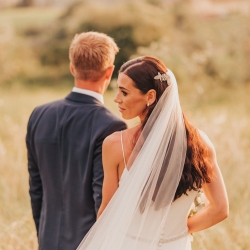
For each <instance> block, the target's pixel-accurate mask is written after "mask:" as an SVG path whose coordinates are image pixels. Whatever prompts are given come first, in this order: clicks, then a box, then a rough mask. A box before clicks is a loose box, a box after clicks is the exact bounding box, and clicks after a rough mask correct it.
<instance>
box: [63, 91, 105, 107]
mask: <svg viewBox="0 0 250 250" xmlns="http://www.w3.org/2000/svg"><path fill="white" fill-rule="evenodd" d="M65 99H67V100H70V101H74V102H82V103H93V104H99V105H103V104H102V103H101V102H100V101H99V100H97V99H96V98H94V97H93V96H89V95H85V94H80V93H77V92H71V93H70V94H68V95H67V96H66V98H65Z"/></svg>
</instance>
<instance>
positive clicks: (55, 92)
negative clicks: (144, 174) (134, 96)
mask: <svg viewBox="0 0 250 250" xmlns="http://www.w3.org/2000/svg"><path fill="white" fill-rule="evenodd" d="M249 24H250V3H249V1H245V0H225V1H223V0H214V1H213V0H203V1H198V0H138V1H132V0H131V1H129V0H117V1H115V0H99V1H98V0H92V1H90V0H89V1H87V0H84V1H73V0H1V1H0V204H1V206H0V249H2V250H14V249H15V250H32V249H37V237H36V232H35V227H34V223H33V220H32V215H31V208H30V200H29V195H28V172H27V159H26V147H25V134H26V126H27V122H28V118H29V115H30V113H31V112H32V110H33V109H34V107H35V106H37V105H40V104H43V103H46V102H49V101H52V100H56V99H59V98H63V97H64V96H66V95H67V94H68V93H69V92H70V91H71V88H72V86H73V78H72V76H71V75H70V72H69V60H68V48H69V45H70V42H71V40H72V38H73V37H74V35H75V34H76V33H80V32H83V31H92V30H93V31H100V32H104V33H107V34H108V35H110V36H112V37H113V38H114V40H115V41H116V43H117V44H118V46H119V47H120V52H119V54H118V55H117V58H116V61H115V65H116V70H118V69H119V67H120V66H121V64H122V63H123V62H125V61H127V60H128V59H130V58H133V57H136V56H140V55H152V56H155V57H158V58H160V59H161V60H162V61H163V62H164V63H165V64H166V65H167V67H169V68H170V69H171V70H172V71H173V72H174V73H175V75H176V78H177V81H178V84H179V92H180V99H181V105H182V108H183V110H184V112H185V113H186V115H187V116H188V117H189V119H190V121H191V122H192V123H193V124H194V125H195V126H197V127H198V128H199V129H201V130H203V131H205V132H206V133H207V135H208V136H209V137H210V139H211V140H212V142H213V143H214V145H215V148H216V151H217V157H218V162H219V165H220V167H221V171H222V174H223V176H224V179H225V183H226V187H227V191H228V195H229V200H230V216H229V218H228V219H226V220H225V221H223V222H222V223H220V224H218V225H216V226H214V227H212V228H210V229H207V230H204V231H201V232H199V233H195V234H194V241H193V249H194V250H198V249H201V250H202V249H207V250H214V249H234V250H238V249H239V250H241V249H246V250H247V249H250V240H249V235H250V213H249V206H250V201H249V197H250V182H249V159H248V158H249V149H250V126H249V124H250V98H249V95H250V25H249ZM116 76H117V72H115V74H114V77H113V80H112V83H111V85H110V88H109V90H108V91H107V92H106V94H105V103H106V106H108V107H109V108H110V109H111V110H113V111H114V112H115V113H117V115H119V113H118V110H117V107H116V105H115V104H114V103H113V97H114V95H115V91H116V83H115V82H116V79H115V78H116ZM135 123H136V121H129V122H128V124H129V126H133V125H134V124H135Z"/></svg>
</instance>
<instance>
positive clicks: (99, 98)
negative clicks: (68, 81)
mask: <svg viewBox="0 0 250 250" xmlns="http://www.w3.org/2000/svg"><path fill="white" fill-rule="evenodd" d="M72 92H76V93H80V94H84V95H89V96H92V97H94V98H96V99H97V100H98V101H100V102H101V103H102V104H104V99H103V96H102V95H101V94H99V93H97V92H95V91H92V90H87V89H81V88H77V87H74V88H73V89H72Z"/></svg>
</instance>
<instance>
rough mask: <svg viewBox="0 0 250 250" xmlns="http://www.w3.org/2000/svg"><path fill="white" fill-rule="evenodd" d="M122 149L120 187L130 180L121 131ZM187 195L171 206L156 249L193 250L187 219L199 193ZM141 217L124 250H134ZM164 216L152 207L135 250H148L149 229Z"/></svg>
mask: <svg viewBox="0 0 250 250" xmlns="http://www.w3.org/2000/svg"><path fill="white" fill-rule="evenodd" d="M121 147H122V154H123V160H124V165H125V168H124V170H123V173H122V175H121V178H120V182H119V186H121V185H122V182H123V180H124V179H125V178H129V171H128V169H127V166H126V160H125V156H124V147H123V141H122V131H121ZM187 194H188V195H182V196H181V197H180V198H178V199H177V200H175V201H174V202H173V203H172V205H171V206H170V210H169V212H168V219H167V220H166V221H167V224H165V225H164V227H163V231H162V234H161V239H160V241H158V242H156V243H155V245H156V246H155V249H157V250H190V249H191V241H192V236H191V235H190V234H188V228H187V219H188V215H189V212H190V209H191V206H192V203H193V201H194V199H195V197H196V195H197V191H191V192H187ZM152 205H153V203H152ZM140 216H141V213H139V212H137V215H136V216H135V217H134V218H135V220H134V221H133V224H132V227H131V234H129V235H126V240H125V243H124V246H123V249H124V250H130V249H133V247H131V246H134V242H133V239H135V236H133V231H134V232H137V231H138V228H137V225H138V224H139V223H136V219H138V220H139V221H140ZM163 216H164V215H163V214H161V212H160V211H159V210H158V211H155V209H154V208H153V206H152V207H151V209H150V211H149V216H148V218H147V221H146V222H145V226H144V229H146V230H143V229H142V235H141V237H140V239H139V241H138V243H137V245H136V249H135V248H134V249H135V250H144V249H147V245H148V242H151V240H152V239H151V237H150V235H151V232H150V230H149V229H150V228H154V227H152V224H153V223H154V221H157V220H156V218H157V217H162V218H163ZM143 231H145V232H143ZM152 235H153V232H152ZM130 245H131V246H130Z"/></svg>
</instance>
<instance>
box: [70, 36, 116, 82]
mask: <svg viewBox="0 0 250 250" xmlns="http://www.w3.org/2000/svg"><path fill="white" fill-rule="evenodd" d="M118 51H119V48H118V47H117V44H116V43H115V42H114V40H113V39H112V38H111V37H109V36H108V35H106V34H103V33H99V32H93V31H91V32H84V33H81V34H76V35H75V37H74V39H73V41H72V42H71V45H70V49H69V59H70V62H71V64H72V66H73V67H74V70H75V77H76V78H79V79H83V80H92V81H97V80H99V79H100V78H101V77H102V76H103V74H104V73H105V71H106V69H107V68H108V67H110V66H112V65H113V64H114V60H115V55H116V54H117V52H118Z"/></svg>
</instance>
